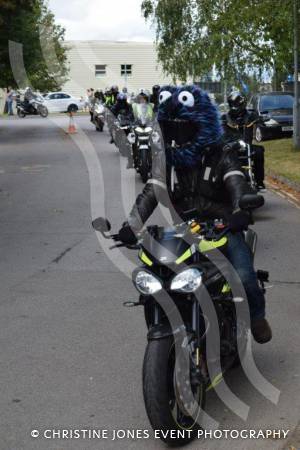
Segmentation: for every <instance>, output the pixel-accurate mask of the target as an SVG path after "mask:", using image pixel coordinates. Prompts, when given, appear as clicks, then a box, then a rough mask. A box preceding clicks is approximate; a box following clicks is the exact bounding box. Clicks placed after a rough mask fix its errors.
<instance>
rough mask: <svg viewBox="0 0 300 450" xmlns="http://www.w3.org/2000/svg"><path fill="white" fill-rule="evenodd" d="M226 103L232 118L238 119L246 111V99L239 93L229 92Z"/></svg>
mask: <svg viewBox="0 0 300 450" xmlns="http://www.w3.org/2000/svg"><path fill="white" fill-rule="evenodd" d="M227 102H228V105H229V108H230V112H231V113H232V115H233V116H234V117H238V116H239V114H241V113H242V112H243V111H245V109H246V105H247V99H246V97H244V95H242V94H241V93H240V92H239V91H233V92H231V93H230V94H229V95H228V97H227Z"/></svg>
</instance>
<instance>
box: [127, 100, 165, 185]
mask: <svg viewBox="0 0 300 450" xmlns="http://www.w3.org/2000/svg"><path fill="white" fill-rule="evenodd" d="M145 106H146V105H137V109H138V119H137V121H136V124H135V126H134V127H133V131H132V132H131V133H129V135H128V141H129V143H130V144H131V149H132V158H133V163H134V167H135V169H136V171H137V172H138V173H140V175H141V178H142V181H143V183H146V182H147V180H148V179H149V178H150V177H151V170H152V153H151V148H152V142H157V140H158V139H159V135H158V133H157V132H155V131H154V130H153V125H152V123H150V121H149V119H147V117H146V116H145Z"/></svg>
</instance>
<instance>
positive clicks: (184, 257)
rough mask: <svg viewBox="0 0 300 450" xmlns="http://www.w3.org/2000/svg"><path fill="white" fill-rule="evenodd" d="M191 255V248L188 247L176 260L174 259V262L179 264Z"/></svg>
mask: <svg viewBox="0 0 300 450" xmlns="http://www.w3.org/2000/svg"><path fill="white" fill-rule="evenodd" d="M191 256H192V250H191V249H190V248H188V249H187V251H186V252H184V253H183V255H181V256H180V257H179V258H178V259H177V260H176V264H181V263H183V262H184V261H186V260H187V259H188V258H190V257H191Z"/></svg>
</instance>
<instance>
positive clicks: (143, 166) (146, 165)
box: [140, 148, 151, 183]
mask: <svg viewBox="0 0 300 450" xmlns="http://www.w3.org/2000/svg"><path fill="white" fill-rule="evenodd" d="M149 152H151V149H146V148H142V149H141V150H140V174H141V177H142V182H143V183H147V181H148V178H149V173H150V162H149Z"/></svg>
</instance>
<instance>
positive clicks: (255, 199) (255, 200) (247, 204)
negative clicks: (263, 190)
mask: <svg viewBox="0 0 300 450" xmlns="http://www.w3.org/2000/svg"><path fill="white" fill-rule="evenodd" d="M264 203H265V199H264V197H263V196H262V195H256V194H246V195H243V197H242V198H241V199H240V201H239V207H240V208H241V209H256V208H260V207H261V206H263V205H264Z"/></svg>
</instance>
